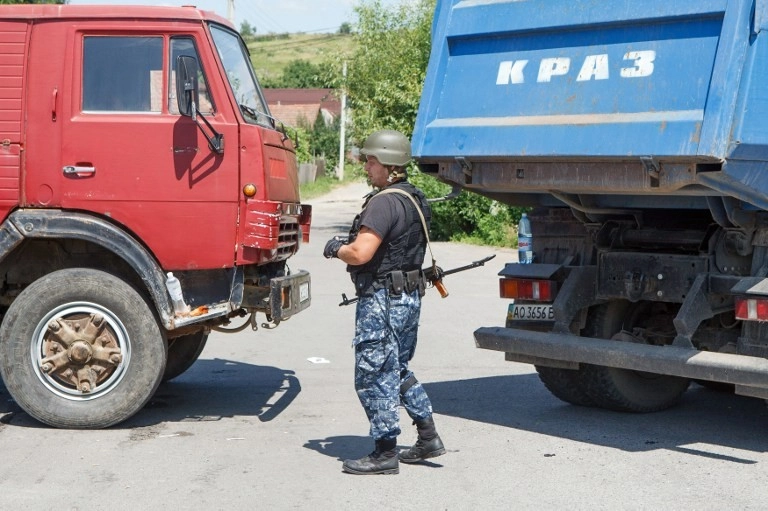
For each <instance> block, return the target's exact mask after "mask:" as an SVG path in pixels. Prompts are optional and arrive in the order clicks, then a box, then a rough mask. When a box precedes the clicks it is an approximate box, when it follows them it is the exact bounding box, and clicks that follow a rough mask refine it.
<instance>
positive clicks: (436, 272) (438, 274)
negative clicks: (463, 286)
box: [339, 254, 496, 307]
mask: <svg viewBox="0 0 768 511" xmlns="http://www.w3.org/2000/svg"><path fill="white" fill-rule="evenodd" d="M494 257H496V254H493V255H489V256H488V257H484V258H482V259H480V260H479V261H475V262H473V263H470V264H467V265H464V266H459V267H458V268H452V269H450V270H443V269H442V268H440V267H439V266H437V265H433V266H430V267H428V268H425V269H424V270H423V271H424V279H425V280H426V281H427V282H428V283H429V284H430V285H431V287H434V288H435V289H437V291H438V293H440V296H441V297H442V298H445V297H446V296H448V289H446V287H445V284H443V277H445V276H446V275H453V274H454V273H459V272H460V271H465V270H471V269H472V268H477V267H478V266H483V265H484V264H485V263H487V262H488V261H490V260H491V259H493V258H494ZM358 300H359V298H357V297H355V298H347V295H346V294H345V293H341V303H340V304H339V307H341V306H342V305H351V304H353V303H355V302H357V301H358Z"/></svg>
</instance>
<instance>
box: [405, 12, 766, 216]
mask: <svg viewBox="0 0 768 511" xmlns="http://www.w3.org/2000/svg"><path fill="white" fill-rule="evenodd" d="M767 11H768V7H766V1H765V0H757V1H756V2H754V3H753V2H752V1H747V0H675V1H674V2H669V1H666V2H657V1H637V0H606V1H594V0H569V1H554V0H522V1H520V0H517V1H509V0H438V4H437V9H436V13H435V21H434V26H433V47H432V55H431V58H430V63H429V67H428V71H427V78H426V82H425V87H424V92H423V95H422V101H421V105H420V109H419V114H418V118H417V122H416V126H415V130H414V136H413V152H414V155H415V157H416V158H417V159H418V160H419V162H420V163H421V164H422V165H423V166H424V168H425V169H426V170H427V171H432V172H439V174H440V175H441V176H442V177H443V178H444V179H445V180H447V181H453V182H458V183H459V184H461V185H463V186H466V187H468V188H473V189H475V190H477V191H480V192H481V193H486V194H493V193H505V194H510V193H512V194H520V195H521V196H522V195H525V194H529V193H544V192H547V191H548V190H555V191H559V192H562V193H586V194H598V195H602V194H629V195H634V194H646V195H663V196H673V197H678V198H681V199H682V200H679V201H678V202H680V204H679V206H680V207H687V206H686V204H689V203H696V204H698V205H699V206H702V207H703V205H704V203H703V202H701V201H696V200H693V201H692V200H691V199H690V198H691V197H701V196H705V195H721V196H731V197H737V198H739V199H742V200H745V201H746V202H748V203H750V204H752V205H755V206H758V207H761V208H762V207H765V206H768V203H766V201H765V196H766V193H768V179H765V178H763V172H762V168H763V166H764V163H765V161H766V160H768V130H767V129H766V127H765V126H766V125H765V123H764V122H763V119H765V117H766V115H768V84H766V79H765V78H766V66H765V65H761V64H760V63H761V62H766V61H768V47H767V46H768V40H767V39H768V38H766V34H765V32H764V31H763V30H764V28H765V27H766V26H768V13H767ZM695 207H698V206H695Z"/></svg>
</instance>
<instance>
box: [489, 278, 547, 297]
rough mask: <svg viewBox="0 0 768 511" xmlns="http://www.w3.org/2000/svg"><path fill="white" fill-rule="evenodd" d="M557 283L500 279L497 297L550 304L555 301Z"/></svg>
mask: <svg viewBox="0 0 768 511" xmlns="http://www.w3.org/2000/svg"><path fill="white" fill-rule="evenodd" d="M556 289H557V282H555V281H553V280H529V279H501V280H499V295H500V296H501V297H502V298H510V299H513V300H533V301H538V302H551V301H553V300H554V299H555V294H556Z"/></svg>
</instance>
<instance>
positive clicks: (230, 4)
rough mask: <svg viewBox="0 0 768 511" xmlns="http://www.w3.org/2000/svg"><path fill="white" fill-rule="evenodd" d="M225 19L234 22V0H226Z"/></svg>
mask: <svg viewBox="0 0 768 511" xmlns="http://www.w3.org/2000/svg"><path fill="white" fill-rule="evenodd" d="M227 19H228V20H229V21H230V22H231V23H232V24H233V25H234V24H235V0H227Z"/></svg>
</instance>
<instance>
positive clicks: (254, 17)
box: [69, 0, 409, 34]
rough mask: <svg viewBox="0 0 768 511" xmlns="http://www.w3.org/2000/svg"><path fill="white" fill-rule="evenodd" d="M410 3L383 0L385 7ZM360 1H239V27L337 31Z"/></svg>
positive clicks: (125, 0)
mask: <svg viewBox="0 0 768 511" xmlns="http://www.w3.org/2000/svg"><path fill="white" fill-rule="evenodd" d="M403 1H406V2H407V1H409V0H382V5H384V6H387V7H389V6H394V5H399V4H401V3H402V2H403ZM69 3H70V4H77V5H83V4H92V5H118V4H119V5H195V6H197V7H198V8H199V9H203V10H206V11H214V12H216V13H217V14H220V15H221V16H223V17H225V18H226V17H227V4H228V0H69ZM356 3H357V1H356V0H235V27H236V28H237V29H239V28H240V25H241V24H242V22H243V21H247V22H248V23H250V25H251V26H252V27H255V28H256V34H268V33H270V32H274V33H285V32H288V33H296V32H310V33H324V32H336V31H337V30H338V29H339V27H340V26H341V24H342V23H344V22H350V23H351V22H353V21H354V15H353V10H352V7H353V5H355V4H356Z"/></svg>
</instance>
